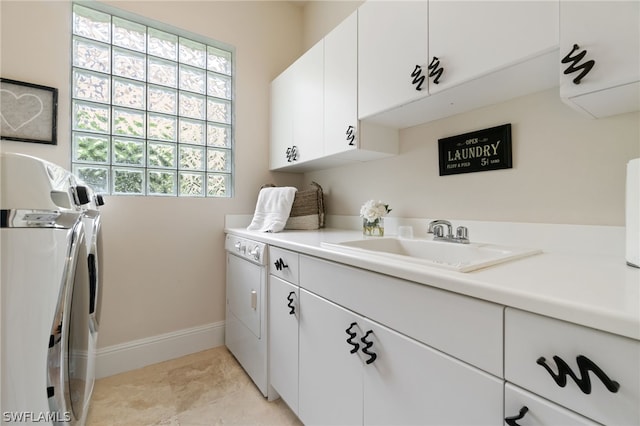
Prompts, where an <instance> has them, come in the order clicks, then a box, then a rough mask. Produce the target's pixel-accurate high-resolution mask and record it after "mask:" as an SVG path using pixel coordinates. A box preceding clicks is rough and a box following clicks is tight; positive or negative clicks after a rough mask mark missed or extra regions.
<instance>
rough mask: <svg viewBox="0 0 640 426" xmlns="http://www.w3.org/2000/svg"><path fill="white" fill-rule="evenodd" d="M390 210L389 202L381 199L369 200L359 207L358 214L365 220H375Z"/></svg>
mask: <svg viewBox="0 0 640 426" xmlns="http://www.w3.org/2000/svg"><path fill="white" fill-rule="evenodd" d="M390 212H391V209H390V208H389V204H385V203H384V202H382V201H375V200H369V201H367V202H366V203H364V205H363V206H362V207H360V216H361V217H363V218H364V219H365V220H366V221H367V222H376V221H377V220H378V219H380V218H381V217H384V216H386V215H387V214H389V213H390Z"/></svg>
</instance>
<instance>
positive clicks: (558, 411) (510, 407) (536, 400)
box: [504, 383, 598, 426]
mask: <svg viewBox="0 0 640 426" xmlns="http://www.w3.org/2000/svg"><path fill="white" fill-rule="evenodd" d="M524 407H526V408H525V410H526V411H524V412H523V411H520V410H522V409H523V408H524ZM520 416H522V418H521V419H517V418H518V417H520ZM504 417H505V420H506V419H507V418H511V419H512V420H516V424H519V425H523V426H524V425H526V426H546V425H562V426H597V425H598V423H594V422H592V421H591V420H589V419H587V418H586V417H582V416H580V415H578V414H576V413H574V412H573V411H569V410H567V409H566V408H563V407H561V406H559V405H557V404H554V403H553V402H549V401H547V400H546V399H542V398H540V397H539V396H537V395H534V394H532V393H530V392H527V391H526V390H523V389H520V388H519V387H517V386H514V385H512V384H509V383H507V384H506V385H505V388H504ZM505 423H506V422H505ZM506 424H509V423H506Z"/></svg>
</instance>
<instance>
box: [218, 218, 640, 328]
mask: <svg viewBox="0 0 640 426" xmlns="http://www.w3.org/2000/svg"><path fill="white" fill-rule="evenodd" d="M225 232H227V233H231V234H235V235H239V236H243V237H246V238H249V239H252V240H256V241H261V242H264V243H267V244H270V245H274V246H277V247H282V248H285V249H289V250H293V251H297V252H300V253H303V254H307V255H310V256H316V257H319V258H323V259H326V260H331V261H335V262H340V263H343V264H347V265H351V266H354V267H358V268H363V269H367V270H370V271H374V272H379V273H382V274H387V275H391V276H394V277H398V278H402V279H406V280H409V281H413V282H416V283H421V284H425V285H429V286H432V287H436V288H440V289H444V290H449V291H452V292H455V293H460V294H464V295H468V296H472V297H476V298H479V299H483V300H487V301H490V302H494V303H498V304H502V305H505V306H511V307H515V308H519V309H523V310H526V311H530V312H534V313H538V314H541V315H547V316H549V317H553V318H557V319H561V320H565V321H569V322H573V323H576V324H580V325H584V326H588V327H592V328H595V329H598V330H603V331H607V332H611V333H615V334H618V335H621V336H626V337H630V338H633V339H637V340H640V269H637V268H633V267H630V266H627V265H626V264H625V261H624V258H623V257H622V256H619V255H614V254H610V255H607V254H597V255H595V254H592V255H589V254H571V253H562V252H559V253H554V252H546V251H545V252H543V253H541V254H537V255H534V256H531V257H527V258H524V259H519V260H515V261H510V262H507V263H503V264H500V265H495V266H491V267H488V268H485V269H480V270H476V271H472V272H465V273H463V272H456V271H449V270H445V269H440V268H436V267H429V266H424V265H417V264H414V263H410V262H400V261H380V257H379V256H377V257H374V258H367V257H366V256H360V255H351V254H345V253H341V252H338V251H334V250H331V249H327V248H324V247H322V243H323V242H327V243H340V242H343V241H349V240H355V239H360V238H363V237H362V232H361V231H352V230H343V229H327V228H325V229H322V230H318V231H283V232H280V233H273V234H272V233H262V232H251V231H247V230H246V229H244V228H227V229H226V230H225Z"/></svg>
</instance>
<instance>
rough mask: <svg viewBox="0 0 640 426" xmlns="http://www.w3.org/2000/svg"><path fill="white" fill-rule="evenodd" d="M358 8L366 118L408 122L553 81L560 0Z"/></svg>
mask: <svg viewBox="0 0 640 426" xmlns="http://www.w3.org/2000/svg"><path fill="white" fill-rule="evenodd" d="M359 11H360V17H359V28H358V49H359V50H358V57H359V61H360V63H359V70H358V77H359V79H360V80H359V82H358V84H359V87H358V100H359V104H358V107H359V112H360V114H359V116H360V118H361V119H365V120H366V121H367V122H373V123H376V124H379V125H382V126H387V127H394V128H405V127H411V126H415V125H418V124H423V123H427V122H430V121H434V120H438V119H440V118H444V117H450V116H452V115H455V114H459V113H462V112H466V111H471V110H473V109H476V108H480V107H483V106H487V105H492V104H495V103H498V102H503V101H506V100H509V99H513V98H516V97H518V96H523V95H526V94H529V93H535V92H538V91H541V90H545V89H548V88H551V87H557V86H558V78H557V75H558V74H557V73H558V67H559V65H558V44H559V34H558V21H559V18H558V1H557V0H556V1H515V2H511V1H464V2H463V1H444V0H440V1H436V0H433V1H429V2H427V1H414V2H396V1H389V2H387V1H383V2H379V1H373V0H370V1H368V2H366V3H364V4H363V5H362V6H361V7H360V9H359ZM418 89H420V90H418Z"/></svg>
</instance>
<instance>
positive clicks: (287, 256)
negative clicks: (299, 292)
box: [269, 246, 299, 284]
mask: <svg viewBox="0 0 640 426" xmlns="http://www.w3.org/2000/svg"><path fill="white" fill-rule="evenodd" d="M298 257H299V255H298V253H295V252H292V251H289V250H284V249H281V248H278V247H271V246H269V273H270V274H271V275H275V276H276V277H279V278H282V279H283V280H285V281H289V282H290V283H292V284H298Z"/></svg>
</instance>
